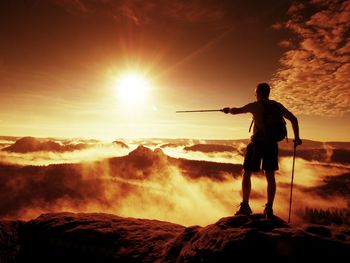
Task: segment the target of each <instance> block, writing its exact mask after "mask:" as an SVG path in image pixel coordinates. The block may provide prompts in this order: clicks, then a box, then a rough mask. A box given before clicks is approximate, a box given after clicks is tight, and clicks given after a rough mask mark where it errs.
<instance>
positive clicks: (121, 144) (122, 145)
mask: <svg viewBox="0 0 350 263" xmlns="http://www.w3.org/2000/svg"><path fill="white" fill-rule="evenodd" d="M113 144H115V145H117V146H119V147H121V148H125V149H129V148H130V147H129V146H128V145H127V144H126V143H124V142H122V141H114V142H113Z"/></svg>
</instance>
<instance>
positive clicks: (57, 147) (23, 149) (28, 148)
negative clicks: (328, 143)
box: [2, 137, 88, 153]
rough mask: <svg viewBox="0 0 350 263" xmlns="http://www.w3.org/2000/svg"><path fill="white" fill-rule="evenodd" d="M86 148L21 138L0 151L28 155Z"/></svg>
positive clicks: (80, 144) (77, 145) (82, 145)
mask: <svg viewBox="0 0 350 263" xmlns="http://www.w3.org/2000/svg"><path fill="white" fill-rule="evenodd" d="M86 148H88V145H87V144H84V143H79V144H67V145H61V144H60V143H57V142H54V141H51V140H48V141H41V140H39V139H36V138H34V137H23V138H21V139H19V140H17V141H16V142H15V143H14V144H12V145H11V146H9V147H6V148H3V149H2V151H7V152H16V153H29V152H38V151H49V152H67V151H75V150H83V149H86Z"/></svg>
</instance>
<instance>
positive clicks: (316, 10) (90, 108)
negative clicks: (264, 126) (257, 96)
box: [0, 0, 350, 141]
mask: <svg viewBox="0 0 350 263" xmlns="http://www.w3.org/2000/svg"><path fill="white" fill-rule="evenodd" d="M277 2H278V3H277ZM277 2H276V1H210V0H209V1H198V0H192V1H184V0H176V1H161V0H155V1H145V2H143V1H136V0H130V1H127V0H124V1H112V0H109V1H96V0H80V1H79V0H78V1H64V0H48V1H39V0H38V1H30V2H27V1H19V0H16V1H10V0H5V1H1V3H0V105H1V111H0V131H1V132H0V133H1V135H16V136H26V135H31V136H41V137H42V136H60V137H88V138H101V139H107V140H110V139H115V138H121V137H163V138H164V137H166V138H179V137H181V138H184V137H187V138H217V139H221V138H225V139H234V138H247V137H249V134H248V128H249V124H250V119H251V116H250V115H249V114H246V115H241V116H232V115H231V116H228V115H225V114H222V113H201V114H175V111H176V110H186V109H206V108H209V109H218V108H223V107H225V106H232V107H233V106H243V105H244V104H246V103H248V102H250V101H251V100H253V99H254V89H255V87H256V85H257V84H258V83H259V82H269V83H271V86H272V95H271V96H272V98H273V99H277V100H279V101H281V102H282V103H283V104H284V105H285V106H286V107H287V108H289V109H290V110H291V111H293V112H294V113H295V114H296V116H297V117H298V119H299V121H300V127H301V137H302V138H307V139H312V140H321V141H332V140H333V141H334V140H341V141H349V140H350V135H349V132H348V131H349V128H350V114H349V112H350V111H349V105H350V84H349V81H348V80H349V77H350V73H349V72H350V63H349V58H350V41H349V28H350V27H349V21H350V15H349V12H350V1H326V0H314V1H311V2H312V3H311V2H310V3H308V4H301V3H300V4H298V2H295V1H293V3H294V4H291V1H287V0H283V1H277ZM129 71H132V72H139V73H140V74H143V75H145V78H146V80H147V81H148V82H149V87H150V88H149V92H148V96H147V98H145V99H144V101H143V103H139V104H138V105H125V104H124V103H122V102H121V101H120V99H119V98H118V93H117V87H116V82H117V79H118V77H120V76H122V75H123V74H125V73H126V72H129ZM289 131H290V137H291V134H292V130H291V129H289Z"/></svg>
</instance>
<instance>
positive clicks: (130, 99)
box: [118, 73, 149, 106]
mask: <svg viewBox="0 0 350 263" xmlns="http://www.w3.org/2000/svg"><path fill="white" fill-rule="evenodd" d="M148 92H149V85H148V83H147V81H146V79H145V78H144V77H143V76H142V75H138V74H134V73H129V74H127V75H124V76H122V77H121V78H120V79H119V81H118V97H119V99H120V100H121V102H122V103H123V104H126V105H129V106H135V105H137V104H141V103H143V102H145V100H146V99H147V96H148Z"/></svg>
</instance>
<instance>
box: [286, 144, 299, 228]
mask: <svg viewBox="0 0 350 263" xmlns="http://www.w3.org/2000/svg"><path fill="white" fill-rule="evenodd" d="M296 150H297V144H296V143H295V142H294V151H293V166H292V182H291V184H290V197H289V215H288V224H289V223H290V215H291V212H292V196H293V180H294V164H295V153H296Z"/></svg>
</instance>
